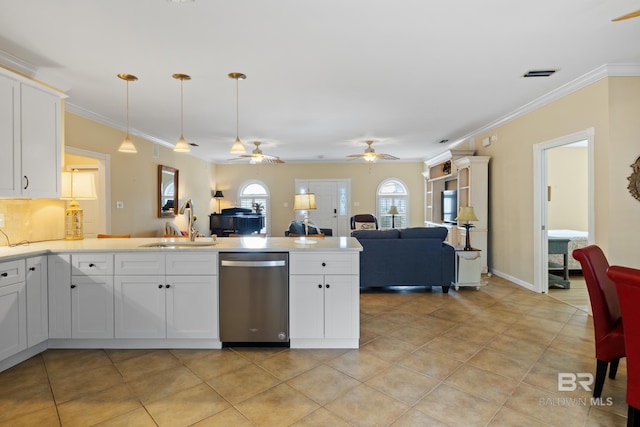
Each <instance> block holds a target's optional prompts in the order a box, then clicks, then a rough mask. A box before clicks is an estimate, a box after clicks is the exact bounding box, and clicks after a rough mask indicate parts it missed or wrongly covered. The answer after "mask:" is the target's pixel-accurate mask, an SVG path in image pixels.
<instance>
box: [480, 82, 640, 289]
mask: <svg viewBox="0 0 640 427" xmlns="http://www.w3.org/2000/svg"><path fill="white" fill-rule="evenodd" d="M638 99H640V78H636V77H613V78H608V79H603V80H600V81H598V82H596V83H594V84H592V85H590V86H588V87H585V88H583V89H581V90H578V91H576V92H575V93H572V94H570V95H568V96H566V97H564V98H562V99H559V100H557V101H555V102H553V103H550V104H548V105H546V106H544V107H541V108H539V109H537V110H535V111H533V112H531V113H529V114H527V115H525V116H523V117H520V118H518V119H516V120H513V121H511V122H509V123H507V124H505V125H503V126H500V127H498V128H496V129H494V130H492V131H491V132H487V134H483V135H479V136H477V137H476V140H482V138H484V137H487V136H490V135H496V136H497V137H498V141H497V142H495V143H493V144H491V145H490V146H488V147H480V148H479V150H478V153H477V154H478V155H486V156H491V162H490V165H489V167H490V187H489V188H490V207H491V226H490V254H489V255H490V263H491V265H490V268H491V269H492V270H494V271H495V272H498V273H502V274H505V275H508V276H511V277H514V278H516V279H519V280H522V281H525V282H527V283H533V179H534V176H533V175H534V171H533V145H534V144H538V143H541V142H545V141H550V140H552V139H555V138H558V137H561V136H565V135H568V134H571V133H574V132H578V131H583V130H585V129H588V128H590V127H593V128H594V130H595V136H594V140H595V143H594V147H595V165H594V167H595V201H594V202H595V211H596V212H595V242H596V244H598V245H600V246H601V247H602V248H603V250H604V251H605V253H606V254H607V256H608V257H609V261H610V262H611V263H614V264H616V263H617V264H623V265H629V266H635V267H640V258H638V256H637V254H638V250H639V249H640V246H639V245H640V243H639V242H640V240H638V236H640V223H639V222H638V221H637V219H638V218H639V217H640V202H638V201H636V200H635V199H633V198H632V197H631V196H630V195H629V192H628V190H627V188H626V187H627V185H628V181H627V179H626V177H627V176H629V175H630V173H631V168H630V167H629V165H630V164H631V163H632V162H633V161H634V160H635V159H636V158H637V157H638V156H639V155H640V144H639V141H640V122H639V121H638V120H637V118H638V117H640V103H638V102H637V100H638ZM631 236H633V237H631ZM630 237H631V238H630Z"/></svg>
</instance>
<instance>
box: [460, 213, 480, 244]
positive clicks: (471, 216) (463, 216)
mask: <svg viewBox="0 0 640 427" xmlns="http://www.w3.org/2000/svg"><path fill="white" fill-rule="evenodd" d="M456 221H458V223H460V221H466V223H465V224H461V225H462V226H463V227H464V228H465V229H466V230H467V241H466V244H465V245H464V250H465V251H470V250H471V249H472V247H471V241H470V239H469V235H470V234H471V233H470V232H469V229H470V228H471V227H474V225H473V224H469V221H479V220H478V218H477V217H476V214H475V212H474V211H473V206H463V207H461V208H460V213H459V214H458V217H457V218H456Z"/></svg>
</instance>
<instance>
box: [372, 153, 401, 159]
mask: <svg viewBox="0 0 640 427" xmlns="http://www.w3.org/2000/svg"><path fill="white" fill-rule="evenodd" d="M376 157H377V158H378V159H382V160H398V157H396V156H392V155H391V154H376Z"/></svg>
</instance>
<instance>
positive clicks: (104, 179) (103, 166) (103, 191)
mask: <svg viewBox="0 0 640 427" xmlns="http://www.w3.org/2000/svg"><path fill="white" fill-rule="evenodd" d="M64 152H65V154H72V155H75V156H83V157H89V158H91V159H96V160H97V161H98V171H97V176H96V177H97V181H96V193H97V199H98V203H99V211H100V213H101V217H102V218H100V223H99V226H98V230H99V231H98V232H99V233H105V234H110V233H111V156H110V155H109V154H103V153H97V152H95V151H88V150H83V149H81V148H75V147H69V146H65V147H64ZM65 166H66V165H65Z"/></svg>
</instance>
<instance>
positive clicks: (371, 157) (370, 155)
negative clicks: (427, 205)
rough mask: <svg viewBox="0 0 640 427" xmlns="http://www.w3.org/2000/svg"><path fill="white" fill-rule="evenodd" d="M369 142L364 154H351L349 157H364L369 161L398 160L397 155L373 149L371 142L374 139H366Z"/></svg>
mask: <svg viewBox="0 0 640 427" xmlns="http://www.w3.org/2000/svg"><path fill="white" fill-rule="evenodd" d="M365 143H366V144H367V148H365V149H364V154H351V155H350V156H347V157H352V158H353V159H364V160H366V161H367V162H369V163H372V162H375V161H376V160H378V159H380V160H398V158H397V157H395V156H392V155H391V154H382V153H376V150H374V149H373V147H372V146H371V144H373V141H365Z"/></svg>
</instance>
